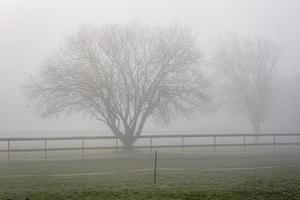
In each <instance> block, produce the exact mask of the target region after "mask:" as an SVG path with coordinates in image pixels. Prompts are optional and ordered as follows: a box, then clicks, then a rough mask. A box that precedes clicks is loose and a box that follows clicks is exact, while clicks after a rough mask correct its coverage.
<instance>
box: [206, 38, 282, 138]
mask: <svg viewBox="0 0 300 200" xmlns="http://www.w3.org/2000/svg"><path fill="white" fill-rule="evenodd" d="M278 56H279V54H278V51H277V48H276V47H275V45H274V44H273V43H272V42H271V41H269V40H259V39H258V40H255V41H252V40H247V39H241V38H237V37H233V38H231V39H228V40H219V41H218V42H217V43H216V48H215V49H214V54H213V60H212V63H213V65H214V66H215V67H216V69H217V72H218V73H220V75H221V78H224V80H225V83H224V84H223V85H224V87H223V89H224V90H225V91H226V94H227V95H228V94H229V95H228V96H229V97H230V101H231V103H233V104H234V105H237V106H238V108H239V110H241V111H242V112H243V113H244V114H245V115H246V116H247V118H248V119H249V120H250V122H251V124H252V126H253V128H254V132H255V133H257V134H259V132H260V127H261V124H262V123H263V121H264V120H265V118H266V113H267V108H268V104H269V100H270V93H271V80H272V77H273V74H274V73H273V71H274V68H275V63H276V61H277V59H278ZM256 140H257V141H258V137H257V139H256Z"/></svg>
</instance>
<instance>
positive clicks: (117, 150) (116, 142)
mask: <svg viewBox="0 0 300 200" xmlns="http://www.w3.org/2000/svg"><path fill="white" fill-rule="evenodd" d="M117 158H118V137H116V159H117Z"/></svg>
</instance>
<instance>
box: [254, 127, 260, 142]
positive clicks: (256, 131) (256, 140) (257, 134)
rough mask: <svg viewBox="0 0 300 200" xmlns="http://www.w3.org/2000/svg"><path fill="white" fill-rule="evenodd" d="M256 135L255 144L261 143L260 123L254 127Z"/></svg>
mask: <svg viewBox="0 0 300 200" xmlns="http://www.w3.org/2000/svg"><path fill="white" fill-rule="evenodd" d="M254 133H255V134H256V136H255V139H254V142H255V143H259V133H260V124H259V123H256V124H255V125H254Z"/></svg>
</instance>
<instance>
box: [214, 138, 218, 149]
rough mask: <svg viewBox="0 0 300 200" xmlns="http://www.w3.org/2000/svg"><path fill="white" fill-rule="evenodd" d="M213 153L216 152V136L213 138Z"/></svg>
mask: <svg viewBox="0 0 300 200" xmlns="http://www.w3.org/2000/svg"><path fill="white" fill-rule="evenodd" d="M214 152H215V153H216V152H217V146H216V136H214Z"/></svg>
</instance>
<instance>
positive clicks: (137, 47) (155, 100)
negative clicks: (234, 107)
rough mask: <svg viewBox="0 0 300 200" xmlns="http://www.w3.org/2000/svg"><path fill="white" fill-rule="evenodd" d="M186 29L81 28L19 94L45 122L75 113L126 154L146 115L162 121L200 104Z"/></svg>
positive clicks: (199, 74) (203, 98)
mask: <svg viewBox="0 0 300 200" xmlns="http://www.w3.org/2000/svg"><path fill="white" fill-rule="evenodd" d="M201 59H202V54H201V52H200V51H199V49H198V46H197V43H196V41H195V37H194V36H193V34H192V32H191V30H190V29H189V28H188V27H185V26H181V25H171V26H167V27H146V26H143V25H140V24H138V23H131V24H126V25H104V26H101V27H93V26H85V27H82V28H80V29H79V31H78V32H77V33H75V34H74V35H72V36H70V37H69V38H67V39H66V40H65V42H64V43H63V45H62V46H61V48H60V49H59V50H58V51H57V52H55V53H54V54H53V55H52V56H49V57H48V58H47V59H46V60H45V63H44V65H43V67H42V70H41V71H40V73H39V74H38V75H37V76H36V77H35V78H33V79H32V81H30V83H29V84H28V86H27V87H26V88H25V94H26V96H27V97H28V98H29V99H32V105H34V107H35V108H36V109H37V112H38V113H39V114H40V115H42V116H44V117H50V116H53V115H60V114H66V115H67V116H69V115H71V114H72V113H74V112H75V113H82V114H85V115H87V116H91V117H93V118H94V119H97V120H99V121H101V122H104V123H105V124H107V125H108V127H109V128H110V129H111V131H112V133H114V135H116V136H117V137H118V138H119V139H120V140H121V141H122V143H123V146H124V148H125V149H130V148H132V145H133V143H134V142H135V141H136V139H137V138H138V137H139V136H140V135H141V133H142V130H143V127H144V124H145V122H146V120H147V119H148V117H149V116H151V115H154V114H156V115H157V116H160V119H162V120H164V121H168V120H169V119H170V117H171V116H174V115H175V114H187V115H188V114H190V113H191V112H193V111H194V110H197V109H199V108H200V109H201V108H203V107H204V106H205V104H206V102H207V100H209V98H208V94H207V90H208V88H209V84H208V80H207V78H206V76H204V75H203V70H202V69H201V68H200V65H199V62H200V60H201Z"/></svg>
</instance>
